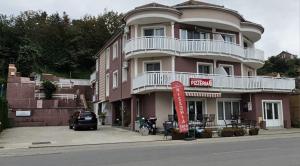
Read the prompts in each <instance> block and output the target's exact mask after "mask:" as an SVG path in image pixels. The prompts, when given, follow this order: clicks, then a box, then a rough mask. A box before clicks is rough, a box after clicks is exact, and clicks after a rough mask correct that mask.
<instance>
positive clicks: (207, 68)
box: [197, 62, 213, 74]
mask: <svg viewBox="0 0 300 166" xmlns="http://www.w3.org/2000/svg"><path fill="white" fill-rule="evenodd" d="M197 71H198V73H201V74H212V73H213V64H211V63H202V62H198V63H197Z"/></svg>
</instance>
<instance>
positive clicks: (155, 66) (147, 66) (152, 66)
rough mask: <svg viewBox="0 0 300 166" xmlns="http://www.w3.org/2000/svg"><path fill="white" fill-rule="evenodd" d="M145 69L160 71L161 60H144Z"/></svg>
mask: <svg viewBox="0 0 300 166" xmlns="http://www.w3.org/2000/svg"><path fill="white" fill-rule="evenodd" d="M144 66H145V68H144V71H145V72H149V71H160V62H144Z"/></svg>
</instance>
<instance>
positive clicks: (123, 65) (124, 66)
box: [122, 61, 128, 69]
mask: <svg viewBox="0 0 300 166" xmlns="http://www.w3.org/2000/svg"><path fill="white" fill-rule="evenodd" d="M122 68H123V69H127V68H128V62H127V61H124V62H123V64H122Z"/></svg>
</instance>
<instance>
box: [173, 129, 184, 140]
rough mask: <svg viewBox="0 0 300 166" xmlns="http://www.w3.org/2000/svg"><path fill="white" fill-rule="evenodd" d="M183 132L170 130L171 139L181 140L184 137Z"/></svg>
mask: <svg viewBox="0 0 300 166" xmlns="http://www.w3.org/2000/svg"><path fill="white" fill-rule="evenodd" d="M185 136H186V134H185V133H179V131H178V130H176V129H175V130H172V140H183V139H184V138H185Z"/></svg>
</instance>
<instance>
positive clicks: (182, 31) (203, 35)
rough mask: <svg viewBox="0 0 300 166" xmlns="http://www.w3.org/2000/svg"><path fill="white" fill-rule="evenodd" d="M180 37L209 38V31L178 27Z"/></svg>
mask: <svg viewBox="0 0 300 166" xmlns="http://www.w3.org/2000/svg"><path fill="white" fill-rule="evenodd" d="M180 39H210V33H208V32H200V31H189V30H186V29H180Z"/></svg>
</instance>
